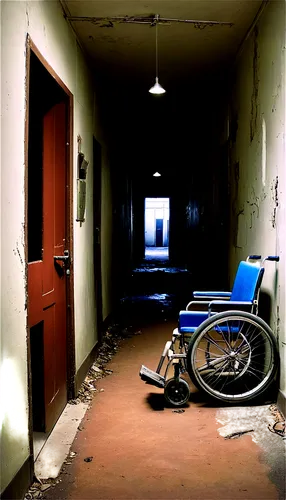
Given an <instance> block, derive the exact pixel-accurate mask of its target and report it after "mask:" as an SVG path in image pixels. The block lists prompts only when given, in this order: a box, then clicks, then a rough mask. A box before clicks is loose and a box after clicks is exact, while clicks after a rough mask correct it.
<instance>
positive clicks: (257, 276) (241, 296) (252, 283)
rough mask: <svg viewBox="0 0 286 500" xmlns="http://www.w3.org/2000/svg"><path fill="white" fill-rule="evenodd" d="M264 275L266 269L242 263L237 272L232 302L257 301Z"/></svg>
mask: <svg viewBox="0 0 286 500" xmlns="http://www.w3.org/2000/svg"><path fill="white" fill-rule="evenodd" d="M263 274H264V267H259V266H257V265H255V264H250V263H249V262H245V261H241V262H240V264H239V266H238V269H237V272H236V276H235V280H234V283H233V288H232V292H231V297H230V300H234V301H239V302H240V301H243V302H244V301H245V302H248V301H249V302H253V301H254V300H256V299H257V294H258V291H259V288H260V285H261V281H262V277H263Z"/></svg>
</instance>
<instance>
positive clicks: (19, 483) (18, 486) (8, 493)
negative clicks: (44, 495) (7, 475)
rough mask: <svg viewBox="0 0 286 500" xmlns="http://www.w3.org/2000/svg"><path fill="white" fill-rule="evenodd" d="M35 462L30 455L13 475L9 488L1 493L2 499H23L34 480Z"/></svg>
mask: <svg viewBox="0 0 286 500" xmlns="http://www.w3.org/2000/svg"><path fill="white" fill-rule="evenodd" d="M33 476H34V462H33V457H32V455H30V456H29V457H28V458H27V460H26V461H25V462H24V463H23V465H22V467H21V468H20V469H19V470H18V472H17V474H16V475H15V476H14V477H13V479H12V481H11V482H10V484H8V486H7V488H5V490H4V491H3V493H1V495H0V498H1V499H2V500H22V498H24V495H25V493H26V492H27V490H28V488H29V487H30V485H31V484H32V482H33Z"/></svg>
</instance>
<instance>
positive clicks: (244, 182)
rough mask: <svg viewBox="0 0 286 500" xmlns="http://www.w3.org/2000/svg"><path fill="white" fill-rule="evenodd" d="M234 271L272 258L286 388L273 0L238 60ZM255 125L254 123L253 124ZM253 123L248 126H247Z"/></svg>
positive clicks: (279, 25)
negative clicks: (254, 258) (257, 257)
mask: <svg viewBox="0 0 286 500" xmlns="http://www.w3.org/2000/svg"><path fill="white" fill-rule="evenodd" d="M229 109H230V111H231V117H232V118H231V122H233V130H234V132H235V133H234V132H233V133H232V134H230V137H229V180H230V193H231V200H230V235H231V237H230V265H231V278H232V279H233V278H234V274H235V271H236V268H237V264H238V262H239V260H241V259H245V258H246V256H247V255H249V254H251V253H257V254H262V255H264V256H265V255H270V254H272V255H273V254H276V255H279V256H280V262H279V263H278V264H277V265H276V264H274V263H270V262H269V263H266V271H265V275H264V278H263V286H262V291H263V293H264V295H265V297H268V300H269V303H270V311H271V315H270V325H271V327H272V329H273V331H274V333H275V334H276V335H278V333H279V348H280V357H281V365H282V369H281V377H280V391H281V394H284V395H286V370H285V367H286V358H285V335H286V332H285V330H286V328H285V309H286V297H285V277H286V266H285V259H286V251H285V250H286V238H285V218H286V207H285V199H286V176H285V170H286V169H285V2H284V1H282V0H281V1H280V0H279V1H276V2H269V3H268V5H267V6H266V8H265V9H264V11H263V14H262V16H261V18H260V19H259V22H258V24H257V25H256V27H255V29H254V30H253V31H252V34H251V35H250V36H249V37H248V39H247V40H246V41H245V44H244V47H243V50H242V51H241V53H240V55H239V58H238V59H237V61H236V65H235V69H234V74H233V87H232V91H231V98H230V103H229ZM249 127H250V128H249ZM249 130H250V133H249Z"/></svg>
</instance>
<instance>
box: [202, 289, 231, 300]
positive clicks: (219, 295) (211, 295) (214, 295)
mask: <svg viewBox="0 0 286 500" xmlns="http://www.w3.org/2000/svg"><path fill="white" fill-rule="evenodd" d="M193 297H194V298H195V299H216V300H224V299H226V300H228V299H230V297H231V292H210V291H205V292H204V291H202V292H198V291H195V292H193Z"/></svg>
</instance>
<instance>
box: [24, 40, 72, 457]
mask: <svg viewBox="0 0 286 500" xmlns="http://www.w3.org/2000/svg"><path fill="white" fill-rule="evenodd" d="M26 91H27V96H28V106H27V117H26V118H27V119H26V123H27V127H26V139H27V140H26V153H25V154H26V217H27V228H28V229H27V233H26V242H27V247H26V255H27V276H28V290H27V292H28V348H29V349H28V351H29V387H30V415H31V427H30V438H31V444H32V447H33V449H32V451H33V455H34V461H36V459H37V457H38V455H39V453H40V451H41V449H42V447H43V446H44V444H45V442H46V440H47V438H48V436H49V434H50V433H51V431H52V429H53V427H54V425H55V423H56V422H57V420H58V418H59V417H60V415H61V414H62V412H63V410H64V408H65V406H66V404H67V401H68V390H69V385H70V384H71V381H72V380H73V379H74V371H73V370H72V368H71V365H72V362H71V361H70V360H69V356H68V347H67V346H68V345H70V344H72V343H73V339H72V332H73V327H72V321H71V319H70V317H71V313H72V309H73V304H71V306H70V310H69V311H68V306H67V304H70V301H69V296H70V293H71V288H72V284H71V283H70V276H69V274H70V270H69V263H70V260H69V252H70V248H71V246H72V245H71V242H70V235H71V231H70V210H71V208H70V207H71V195H70V193H71V189H70V178H71V175H72V171H71V169H70V163H71V161H70V159H71V157H70V153H69V148H68V147H67V146H69V145H70V144H71V127H70V114H71V113H72V96H71V94H70V92H69V91H68V89H67V88H66V87H65V86H64V84H63V83H62V82H61V80H60V79H59V78H58V77H57V76H56V75H55V74H54V73H53V72H52V70H51V68H50V67H49V65H48V64H47V62H46V61H45V60H44V59H43V58H42V56H41V54H40V53H39V52H38V50H37V48H36V47H35V46H34V44H33V42H32V41H31V40H30V39H29V38H28V39H27V85H26ZM71 146H72V145H71ZM67 276H69V279H67ZM68 331H69V332H70V333H69V334H67V332H68Z"/></svg>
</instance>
